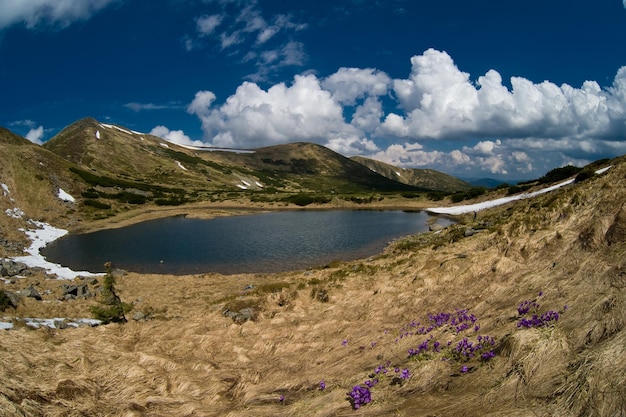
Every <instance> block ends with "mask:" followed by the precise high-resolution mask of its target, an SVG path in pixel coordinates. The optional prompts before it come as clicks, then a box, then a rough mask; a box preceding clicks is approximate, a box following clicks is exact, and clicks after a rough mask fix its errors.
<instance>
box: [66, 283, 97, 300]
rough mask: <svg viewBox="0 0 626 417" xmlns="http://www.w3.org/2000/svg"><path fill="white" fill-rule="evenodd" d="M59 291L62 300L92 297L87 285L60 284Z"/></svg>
mask: <svg viewBox="0 0 626 417" xmlns="http://www.w3.org/2000/svg"><path fill="white" fill-rule="evenodd" d="M61 290H62V291H63V298H64V299H66V300H73V299H74V298H88V297H91V296H92V294H91V292H90V291H89V285H87V284H80V285H75V284H70V285H68V284H62V285H61Z"/></svg>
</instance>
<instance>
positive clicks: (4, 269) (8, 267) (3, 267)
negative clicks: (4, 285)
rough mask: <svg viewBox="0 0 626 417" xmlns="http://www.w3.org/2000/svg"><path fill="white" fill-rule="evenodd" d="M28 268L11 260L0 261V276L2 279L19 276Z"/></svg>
mask: <svg viewBox="0 0 626 417" xmlns="http://www.w3.org/2000/svg"><path fill="white" fill-rule="evenodd" d="M27 268H28V266H26V264H24V263H22V262H16V261H14V260H13V259H0V275H2V276H3V277H13V276H15V275H19V274H20V273H22V272H23V271H25V270H26V269H27Z"/></svg>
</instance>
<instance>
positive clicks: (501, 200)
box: [426, 166, 611, 215]
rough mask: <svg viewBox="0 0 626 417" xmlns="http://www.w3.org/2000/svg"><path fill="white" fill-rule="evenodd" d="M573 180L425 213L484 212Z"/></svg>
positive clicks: (562, 185) (605, 169)
mask: <svg viewBox="0 0 626 417" xmlns="http://www.w3.org/2000/svg"><path fill="white" fill-rule="evenodd" d="M609 168H611V166H609V167H606V168H602V169H599V170H597V171H596V174H602V173H604V172H606V171H608V170H609ZM574 180H575V178H571V179H569V180H567V181H563V182H561V183H558V184H556V185H553V186H550V187H547V188H544V189H541V190H537V191H533V192H532V193H523V194H518V195H513V196H509V197H502V198H496V199H495V200H490V201H483V202H482V203H476V204H468V205H464V206H454V207H436V208H428V209H426V211H429V212H431V213H435V214H452V215H455V214H466V213H472V212H474V211H480V210H485V209H488V208H491V207H496V206H500V205H502V204H506V203H509V202H511V201H517V200H525V199H527V198H532V197H536V196H538V195H541V194H545V193H549V192H550V191H554V190H556V189H557V188H561V187H564V186H566V185H569V184H571V183H573V182H574Z"/></svg>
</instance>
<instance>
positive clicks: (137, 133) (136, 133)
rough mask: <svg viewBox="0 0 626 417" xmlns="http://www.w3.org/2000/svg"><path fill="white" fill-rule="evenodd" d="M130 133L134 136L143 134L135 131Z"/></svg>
mask: <svg viewBox="0 0 626 417" xmlns="http://www.w3.org/2000/svg"><path fill="white" fill-rule="evenodd" d="M131 132H132V133H133V134H135V135H143V133H141V132H137V131H136V130H131Z"/></svg>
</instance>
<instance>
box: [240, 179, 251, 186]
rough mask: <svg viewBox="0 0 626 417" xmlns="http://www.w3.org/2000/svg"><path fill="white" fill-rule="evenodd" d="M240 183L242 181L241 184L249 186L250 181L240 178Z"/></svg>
mask: <svg viewBox="0 0 626 417" xmlns="http://www.w3.org/2000/svg"><path fill="white" fill-rule="evenodd" d="M241 183H242V184H243V185H245V186H246V187H249V186H250V183H249V182H248V181H245V180H241Z"/></svg>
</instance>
